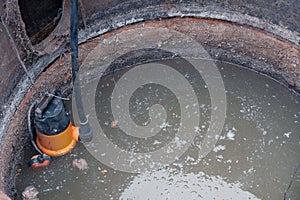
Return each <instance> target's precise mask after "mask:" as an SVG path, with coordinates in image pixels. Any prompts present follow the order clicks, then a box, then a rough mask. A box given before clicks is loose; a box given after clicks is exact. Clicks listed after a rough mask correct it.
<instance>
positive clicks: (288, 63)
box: [0, 0, 300, 198]
mask: <svg viewBox="0 0 300 200" xmlns="http://www.w3.org/2000/svg"><path fill="white" fill-rule="evenodd" d="M0 4H1V6H0V15H1V19H2V21H1V24H0V37H1V40H0V44H1V48H0V55H1V58H2V59H1V67H0V70H1V72H0V77H1V87H0V94H1V95H0V105H1V107H0V118H1V126H0V127H1V129H0V147H1V149H0V157H1V160H0V190H2V191H4V193H6V194H7V195H8V196H10V197H11V198H13V197H14V196H15V194H16V190H15V177H16V175H17V169H18V166H19V165H20V164H21V160H22V159H21V158H22V156H23V150H24V146H26V145H28V144H29V140H28V135H27V124H26V120H25V119H26V113H27V110H28V108H29V105H30V103H32V102H33V100H34V99H36V98H40V94H42V92H43V91H46V90H47V89H48V88H50V87H58V88H60V89H62V90H63V91H67V93H68V92H69V93H70V88H71V70H70V69H71V67H70V54H69V51H68V50H69V45H68V41H69V26H70V24H69V18H70V9H69V6H70V5H69V1H51V0H44V1H43V2H42V3H40V1H34V0H30V1H21V0H20V1H16V0H10V1H9V0H7V1H3V2H1V3H0ZM37 6H38V7H37ZM299 6H300V2H299V1H297V0H296V1H284V2H282V1H274V2H269V1H265V2H261V1H256V0H255V1H251V2H248V1H244V0H240V1H218V0H211V1H206V0H202V1H198V0H193V1H167V0H165V1H164V0H151V1H140V0H129V1H125V2H124V1H120V0H116V1H101V2H100V1H96V0H94V1H92V0H91V1H84V0H80V1H79V19H80V23H79V28H80V31H79V42H80V47H79V63H81V62H82V61H83V60H84V59H85V58H86V56H87V55H88V53H89V52H90V51H91V50H92V49H93V48H94V47H96V46H97V44H98V43H99V42H101V41H103V40H104V39H105V38H109V37H112V36H114V35H116V34H117V33H119V32H122V31H123V30H130V29H132V30H134V29H136V28H140V27H154V28H155V27H156V28H159V27H162V28H163V27H166V28H168V29H173V30H176V31H178V32H180V33H183V34H185V35H188V36H190V37H191V38H193V39H195V40H197V41H198V42H199V43H200V44H201V45H202V46H203V47H204V48H205V50H206V51H207V52H208V53H209V54H210V56H211V58H213V59H215V60H219V61H224V62H230V63H233V64H237V65H242V66H244V67H247V68H250V69H253V70H255V71H258V72H260V73H262V74H266V75H268V76H270V77H272V78H274V79H276V80H278V81H279V82H280V83H282V84H284V85H285V86H286V87H288V88H290V89H291V91H294V92H299V91H300V46H299V44H300V22H299V14H300V7H299ZM6 28H7V31H8V32H9V33H10V34H11V36H12V38H11V39H12V40H14V42H15V44H16V47H17V51H18V53H19V54H20V57H21V59H22V61H23V62H24V63H25V65H26V67H27V69H28V70H29V74H30V76H32V78H33V80H34V81H35V86H36V88H38V90H39V93H37V92H36V91H35V90H34V89H33V88H32V87H31V83H30V80H29V79H28V77H27V76H26V74H25V72H24V71H23V68H22V67H21V65H20V63H19V60H18V59H17V53H16V51H14V49H13V48H12V44H11V42H10V38H9V36H8V34H7V31H6ZM18 192H20V191H18ZM1 195H2V194H0V197H1Z"/></svg>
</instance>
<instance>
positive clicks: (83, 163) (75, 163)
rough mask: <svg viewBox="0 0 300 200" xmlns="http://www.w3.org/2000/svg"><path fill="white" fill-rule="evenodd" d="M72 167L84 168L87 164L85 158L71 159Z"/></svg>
mask: <svg viewBox="0 0 300 200" xmlns="http://www.w3.org/2000/svg"><path fill="white" fill-rule="evenodd" d="M73 167H76V168H78V169H79V170H86V169H87V168H88V164H87V162H86V160H85V159H83V158H80V159H75V160H73Z"/></svg>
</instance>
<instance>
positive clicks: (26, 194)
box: [22, 185, 39, 200]
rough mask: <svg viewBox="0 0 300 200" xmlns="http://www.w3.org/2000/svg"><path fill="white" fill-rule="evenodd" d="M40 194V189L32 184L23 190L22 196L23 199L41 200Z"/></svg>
mask: <svg viewBox="0 0 300 200" xmlns="http://www.w3.org/2000/svg"><path fill="white" fill-rule="evenodd" d="M38 194H39V191H38V190H37V189H36V188H35V187H34V186H33V185H30V186H28V187H26V188H25V190H24V191H23V192H22V197H23V200H39V198H38V197H37V195H38Z"/></svg>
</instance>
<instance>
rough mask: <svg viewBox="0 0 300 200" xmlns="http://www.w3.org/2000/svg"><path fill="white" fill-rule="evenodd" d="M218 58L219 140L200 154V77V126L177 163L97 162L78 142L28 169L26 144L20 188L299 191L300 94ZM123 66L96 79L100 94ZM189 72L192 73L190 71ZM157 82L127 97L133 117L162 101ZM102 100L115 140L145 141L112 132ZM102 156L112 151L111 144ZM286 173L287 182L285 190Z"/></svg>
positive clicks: (61, 191)
mask: <svg viewBox="0 0 300 200" xmlns="http://www.w3.org/2000/svg"><path fill="white" fill-rule="evenodd" d="M217 66H218V68H219V70H220V73H221V75H222V78H223V80H224V84H225V89H226V97H227V114H226V121H225V125H224V128H223V130H222V133H221V135H220V138H219V140H218V143H217V144H216V145H215V146H214V148H213V149H212V151H211V152H210V153H209V154H208V155H207V156H206V157H205V158H203V159H201V157H199V156H200V155H199V152H200V149H201V143H202V141H203V133H205V129H206V128H207V125H208V123H209V117H207V115H209V114H210V112H211V106H210V103H209V101H208V102H207V101H206V100H205V99H206V98H209V97H207V96H206V95H209V94H208V93H207V92H205V90H206V89H205V85H198V83H197V86H198V87H200V88H202V89H200V90H198V92H197V91H196V94H197V96H199V97H200V99H201V101H200V102H199V109H200V111H201V112H200V113H201V115H202V118H201V121H200V123H199V126H195V127H194V131H195V133H196V137H195V138H194V141H193V143H192V145H191V146H190V147H189V149H188V150H187V152H185V153H184V154H183V155H182V156H181V157H180V158H179V159H178V160H177V161H175V162H174V163H172V164H170V165H168V166H167V167H164V168H162V169H159V170H154V171H149V172H144V173H141V174H134V173H133V174H132V173H125V172H121V171H117V170H115V169H112V168H111V167H109V166H107V165H104V164H103V163H101V162H99V161H98V160H96V159H95V158H94V157H93V156H92V155H91V154H90V153H89V151H87V149H86V148H85V146H83V145H82V144H79V145H77V146H76V147H75V149H74V150H73V151H72V152H71V153H70V154H68V155H66V156H63V157H60V158H54V159H53V161H52V162H51V165H50V166H48V167H47V168H46V169H39V170H32V169H30V168H28V166H27V165H26V162H27V161H28V159H29V158H30V157H31V156H32V155H33V154H34V151H33V149H32V148H31V147H30V146H28V147H26V150H25V152H26V154H25V159H24V161H23V164H22V165H21V169H22V171H21V173H20V174H19V175H18V177H17V194H18V196H20V193H21V192H22V190H23V189H24V188H25V187H27V186H28V185H34V186H35V187H36V188H37V189H38V191H39V192H40V194H39V197H40V199H74V200H76V199H208V198H209V199H211V198H215V199H283V196H284V194H285V193H286V195H287V196H286V197H287V199H298V198H299V197H300V193H299V191H300V181H299V180H300V173H299V171H297V172H296V175H295V177H293V178H292V175H293V174H294V173H295V169H296V168H297V165H298V164H299V161H300V157H299V152H300V149H299V148H300V145H299V144H300V137H299V131H300V129H299V128H300V126H299V123H300V110H299V108H300V106H299V104H300V97H299V96H296V95H295V94H293V93H291V92H290V91H289V90H288V89H287V88H285V87H283V86H282V85H280V84H279V83H277V82H275V81H274V80H272V79H270V78H268V77H265V76H262V75H259V74H257V73H255V72H251V71H249V70H247V69H243V68H240V67H237V66H234V65H232V64H228V63H224V62H218V63H217ZM122 73H123V72H122V71H120V72H115V73H114V74H113V75H108V76H106V77H103V78H102V79H101V82H100V86H101V87H100V90H99V92H100V93H101V96H102V95H104V96H105V94H106V93H107V94H108V95H109V94H111V92H112V91H111V90H112V89H114V87H115V85H114V84H113V83H114V81H117V80H118V76H119V75H120V74H122ZM186 73H187V74H186V75H187V76H186V77H189V76H188V73H189V72H188V71H187V72H186ZM143 75H145V76H146V74H143ZM173 81H175V82H176V80H173ZM108 83H109V84H108ZM192 83H193V82H192ZM157 89H159V90H161V88H157V86H155V85H153V86H152V87H150V86H144V87H140V88H139V91H137V92H136V93H135V94H134V97H133V98H132V99H131V100H132V101H131V103H132V104H131V111H132V118H133V119H135V121H136V122H137V123H143V122H145V121H147V115H148V114H149V113H147V107H149V106H151V103H150V104H149V103H147V102H148V101H149V102H151V101H157V100H159V99H161V100H162V101H161V102H160V103H163V102H165V101H164V100H163V99H164V98H166V95H167V96H168V91H165V90H162V91H164V92H163V93H162V94H160V93H157V92H155V91H156V90H157ZM151 91H152V92H151ZM153 91H154V92H153ZM123 92H125V93H126V91H123ZM168 98H171V99H168V101H167V103H166V105H164V106H169V107H167V108H169V109H167V110H166V113H167V115H168V116H169V115H171V116H172V113H178V109H179V108H178V104H177V103H176V101H172V98H174V96H168ZM100 106H102V107H103V109H100V110H99V109H98V112H100V114H101V116H102V118H101V119H99V120H100V121H99V123H102V122H103V123H102V126H103V127H104V128H103V130H105V134H106V135H107V137H108V138H110V140H112V142H114V143H115V144H117V145H120V146H122V145H123V148H124V149H126V150H133V151H137V150H139V148H141V147H144V146H145V145H139V142H137V143H136V145H135V146H132V147H129V148H126V146H124V145H126V144H130V139H127V141H129V142H128V143H127V142H124V141H125V140H126V138H124V137H114V136H116V134H118V132H119V130H118V131H117V132H116V129H115V128H114V127H111V123H110V122H111V120H112V119H111V118H110V117H107V116H106V115H105V113H106V111H107V110H106V108H105V107H106V106H108V107H109V106H110V99H109V98H103V99H101V105H100ZM96 109H97V108H96ZM102 112H103V113H102ZM156 114H159V113H156ZM137 116H138V117H137ZM167 119H168V120H170V121H168V124H169V126H161V124H159V125H158V126H159V127H161V128H162V129H163V128H165V129H166V130H170V131H171V132H172V131H176V130H173V129H172V126H176V119H172V118H167ZM174 120H175V121H174ZM101 121H102V122H101ZM105 127H106V128H105ZM167 132H168V131H167ZM167 132H166V133H165V134H166V135H168V133H167ZM94 134H97V132H96V133H94ZM98 134H100V133H98ZM162 138H164V137H160V136H158V137H157V138H156V139H158V140H161V139H162ZM159 142H162V143H164V142H168V141H162V140H161V141H156V140H155V141H152V140H149V144H148V145H149V146H156V145H157V144H158V143H159ZM140 144H142V143H140ZM145 144H147V142H146V143H145ZM156 147H157V146H156ZM146 150H147V149H146ZM148 150H149V149H148ZM150 150H151V148H150ZM99 151H101V147H99ZM144 151H145V149H144ZM104 156H110V155H109V152H108V153H107V154H106V155H104ZM76 158H83V159H85V160H86V161H87V164H88V168H87V169H86V170H79V169H78V168H76V167H74V166H73V165H72V162H73V160H74V159H76ZM291 180H292V181H293V183H292V186H291V187H290V188H289V189H288V190H287V188H288V185H289V183H290V181H291Z"/></svg>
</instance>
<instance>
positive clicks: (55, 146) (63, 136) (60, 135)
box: [28, 89, 79, 167]
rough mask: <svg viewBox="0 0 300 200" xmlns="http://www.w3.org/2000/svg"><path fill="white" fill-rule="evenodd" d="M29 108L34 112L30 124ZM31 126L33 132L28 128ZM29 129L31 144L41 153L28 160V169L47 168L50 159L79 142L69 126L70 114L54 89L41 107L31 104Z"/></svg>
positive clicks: (72, 127)
mask: <svg viewBox="0 0 300 200" xmlns="http://www.w3.org/2000/svg"><path fill="white" fill-rule="evenodd" d="M32 108H34V112H33V120H32V119H31V115H32V113H31V112H32ZM32 122H34V126H35V128H34V129H33V128H32V126H31V123H32ZM28 125H29V133H30V138H31V142H32V144H33V146H34V147H35V148H36V150H37V151H38V152H39V153H40V155H36V156H33V157H32V159H31V160H30V162H29V165H30V166H31V167H43V166H46V165H48V164H49V163H50V156H55V157H56V156H62V155H65V154H67V153H69V152H70V151H71V150H72V149H73V148H74V146H75V145H76V143H77V142H78V139H79V127H76V126H73V125H72V123H71V119H70V112H68V111H67V110H66V108H65V105H64V101H63V100H62V98H61V94H60V92H59V91H58V90H57V89H52V90H51V91H50V92H47V94H46V95H45V96H44V97H43V99H42V100H41V101H40V103H38V104H37V105H36V104H34V105H33V106H32V107H31V108H30V109H29V112H28ZM34 133H35V134H34Z"/></svg>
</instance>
